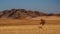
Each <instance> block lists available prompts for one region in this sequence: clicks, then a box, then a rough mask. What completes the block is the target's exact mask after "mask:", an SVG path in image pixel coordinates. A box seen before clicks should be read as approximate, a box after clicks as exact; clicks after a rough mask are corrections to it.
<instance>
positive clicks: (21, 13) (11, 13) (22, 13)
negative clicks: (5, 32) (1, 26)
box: [0, 9, 60, 19]
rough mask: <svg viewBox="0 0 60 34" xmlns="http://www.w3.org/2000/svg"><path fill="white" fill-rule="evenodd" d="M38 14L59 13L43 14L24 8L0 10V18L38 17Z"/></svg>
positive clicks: (42, 14)
mask: <svg viewBox="0 0 60 34" xmlns="http://www.w3.org/2000/svg"><path fill="white" fill-rule="evenodd" d="M38 16H60V14H45V13H43V12H39V11H30V10H29V11H27V10H25V9H11V10H4V11H2V12H0V18H15V19H20V18H26V17H32V18H34V17H38Z"/></svg>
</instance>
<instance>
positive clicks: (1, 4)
mask: <svg viewBox="0 0 60 34" xmlns="http://www.w3.org/2000/svg"><path fill="white" fill-rule="evenodd" d="M12 8H20V9H21V8H24V9H30V10H38V11H42V12H47V13H52V12H55V13H60V0H0V10H5V9H12Z"/></svg>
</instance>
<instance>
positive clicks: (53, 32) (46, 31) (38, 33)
mask: <svg viewBox="0 0 60 34" xmlns="http://www.w3.org/2000/svg"><path fill="white" fill-rule="evenodd" d="M0 34H60V25H44V26H43V27H42V28H40V25H20V26H0Z"/></svg>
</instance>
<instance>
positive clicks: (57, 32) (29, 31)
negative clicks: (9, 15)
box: [0, 16, 60, 34]
mask: <svg viewBox="0 0 60 34" xmlns="http://www.w3.org/2000/svg"><path fill="white" fill-rule="evenodd" d="M40 19H44V20H45V23H46V24H45V25H44V26H43V28H42V29H41V28H39V26H40V25H39V23H40V22H41V21H40ZM21 24H22V25H21ZM24 24H26V25H24ZM3 25H4V26H3ZM6 25H7V26H6ZM8 25H10V26H8ZM11 25H13V26H11ZM0 34H60V17H54V16H51V17H46V16H45V17H44V16H43V17H36V18H29V19H21V20H20V19H2V18H0Z"/></svg>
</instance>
